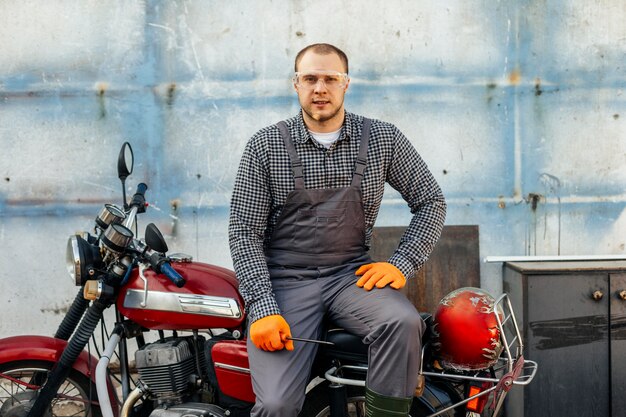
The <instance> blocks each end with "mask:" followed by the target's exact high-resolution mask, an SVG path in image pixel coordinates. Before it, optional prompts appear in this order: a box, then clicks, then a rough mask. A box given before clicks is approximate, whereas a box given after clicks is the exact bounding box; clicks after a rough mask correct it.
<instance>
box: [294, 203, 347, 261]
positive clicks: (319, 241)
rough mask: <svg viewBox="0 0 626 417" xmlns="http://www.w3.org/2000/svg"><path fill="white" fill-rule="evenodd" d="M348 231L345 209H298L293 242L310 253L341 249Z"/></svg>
mask: <svg viewBox="0 0 626 417" xmlns="http://www.w3.org/2000/svg"><path fill="white" fill-rule="evenodd" d="M347 232H349V227H348V222H347V221H346V209H345V208H342V209H321V208H316V209H299V210H298V214H297V216H296V222H295V224H294V225H293V238H292V239H293V240H292V242H293V244H294V245H295V246H296V247H298V248H299V249H300V250H303V249H304V250H305V251H307V252H310V253H326V252H330V251H332V252H335V251H342V249H343V247H344V246H345V241H344V239H345V237H346V236H345V234H346V233H347Z"/></svg>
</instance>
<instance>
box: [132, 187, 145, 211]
mask: <svg viewBox="0 0 626 417" xmlns="http://www.w3.org/2000/svg"><path fill="white" fill-rule="evenodd" d="M147 189H148V185H146V184H145V183H143V182H141V183H139V184H138V185H137V191H136V192H135V195H133V198H132V200H131V201H130V206H131V207H137V209H138V212H139V213H143V212H145V211H146V196H145V194H146V190H147Z"/></svg>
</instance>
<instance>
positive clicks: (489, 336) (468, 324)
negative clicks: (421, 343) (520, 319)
mask: <svg viewBox="0 0 626 417" xmlns="http://www.w3.org/2000/svg"><path fill="white" fill-rule="evenodd" d="M495 307H496V306H495V300H494V298H493V297H492V296H491V295H489V293H487V292H486V291H484V290H481V289H480V288H471V287H466V288H459V289H458V290H455V291H452V292H451V293H449V294H448V295H446V296H445V297H443V298H442V299H441V301H440V302H439V307H438V308H437V312H436V313H435V317H434V321H433V327H432V333H433V347H434V348H435V352H436V355H437V358H438V359H439V362H440V363H441V365H442V366H443V367H444V368H449V369H454V370H459V371H470V370H479V369H486V368H489V367H490V366H492V365H493V364H494V363H495V362H496V361H497V360H498V357H499V356H500V353H501V352H502V343H501V340H500V329H499V328H498V321H497V319H496V311H495ZM497 314H498V315H499V317H500V319H501V320H502V319H503V314H502V310H501V308H500V307H499V306H498V310H497Z"/></svg>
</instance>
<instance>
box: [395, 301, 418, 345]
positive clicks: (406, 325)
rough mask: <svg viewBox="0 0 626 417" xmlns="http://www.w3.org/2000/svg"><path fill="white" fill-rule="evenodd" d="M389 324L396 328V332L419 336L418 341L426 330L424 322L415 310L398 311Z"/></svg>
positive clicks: (402, 309) (404, 309)
mask: <svg viewBox="0 0 626 417" xmlns="http://www.w3.org/2000/svg"><path fill="white" fill-rule="evenodd" d="M391 324H392V325H393V326H394V327H395V328H396V331H398V332H402V334H405V335H415V336H419V337H420V339H421V337H422V335H423V333H424V330H425V328H426V325H425V323H424V320H422V317H421V316H420V314H419V313H418V312H417V310H415V308H400V309H398V310H397V312H396V314H394V316H393V318H392V320H391Z"/></svg>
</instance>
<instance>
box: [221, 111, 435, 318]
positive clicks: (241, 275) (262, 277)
mask: <svg viewBox="0 0 626 417" xmlns="http://www.w3.org/2000/svg"><path fill="white" fill-rule="evenodd" d="M286 123H287V125H288V127H289V132H290V134H291V137H292V139H293V142H294V145H295V148H296V151H297V152H298V156H299V157H300V159H301V160H302V164H303V166H304V181H305V188H307V189H316V188H317V189H319V188H335V187H348V186H350V181H351V179H352V173H353V171H354V166H355V160H356V156H357V154H358V149H359V140H360V138H361V127H362V124H363V117H361V116H357V115H355V114H352V113H348V112H346V117H345V121H344V125H343V129H342V130H341V134H340V136H339V139H338V140H337V141H336V142H335V143H334V144H333V145H332V146H331V147H330V149H326V148H324V147H323V146H322V145H320V144H319V143H317V142H316V141H315V140H314V139H313V138H312V137H311V135H310V133H309V132H308V130H307V128H306V126H305V124H304V121H303V119H302V113H300V114H298V115H297V116H295V117H292V118H291V119H289V120H286ZM370 136H371V137H370V142H369V149H368V153H367V168H366V170H365V176H364V178H363V182H362V192H363V209H364V212H365V222H366V245H367V246H368V247H369V242H370V240H371V236H372V229H373V227H374V222H375V221H376V217H377V215H378V211H379V209H380V204H381V201H382V199H383V191H384V185H385V182H388V183H389V184H390V185H391V186H392V187H393V188H394V189H396V190H397V191H398V192H399V193H400V194H401V195H402V197H403V198H404V200H406V201H407V203H408V205H409V208H410V209H411V213H413V219H412V220H411V223H410V225H409V226H408V228H407V230H406V231H405V233H404V235H403V236H402V238H401V240H400V245H399V247H398V249H397V250H396V252H395V253H394V254H393V256H392V257H391V258H390V259H389V260H388V262H390V263H392V264H393V265H395V266H396V267H398V269H400V271H402V273H403V274H404V276H405V277H407V278H410V277H412V276H413V275H414V274H415V272H416V271H417V270H418V269H419V268H420V267H421V266H422V265H423V264H424V262H426V260H427V259H428V256H429V255H430V253H431V251H432V249H433V247H434V245H435V243H436V242H437V240H438V239H439V236H440V235H441V229H442V227H443V223H444V220H445V215H446V203H445V200H444V197H443V194H442V192H441V189H440V188H439V185H438V184H437V183H436V181H435V179H434V178H433V176H432V174H431V173H430V171H429V170H428V168H427V167H426V164H425V163H424V161H423V160H422V158H421V157H420V156H419V154H418V153H417V151H416V150H415V148H414V147H413V146H412V145H411V143H410V142H409V141H408V139H407V138H406V137H405V136H404V135H403V134H402V133H401V132H400V131H399V130H398V128H396V127H395V126H394V125H392V124H390V123H385V122H382V121H379V120H372V127H371V132H370ZM293 189H294V179H293V174H292V171H291V164H290V161H289V155H288V154H287V151H286V149H285V145H284V142H283V140H282V138H281V136H280V132H279V130H278V128H277V127H276V126H275V125H272V126H268V127H266V128H264V129H262V130H260V131H259V132H257V133H256V134H255V135H254V136H253V137H252V138H251V139H250V141H249V142H248V144H247V146H246V148H245V150H244V153H243V156H242V158H241V163H240V165H239V170H238V172H237V176H236V178H235V187H234V190H233V195H232V200H231V210H230V224H229V241H230V251H231V255H232V258H233V265H234V268H235V273H236V275H237V278H238V279H239V291H240V292H241V295H242V296H243V298H244V300H245V302H246V310H247V311H248V313H249V316H250V317H249V318H250V320H251V321H250V322H251V323H252V322H254V321H256V320H258V319H260V318H262V317H265V316H268V315H271V314H280V309H279V307H278V305H277V304H276V300H275V299H274V295H273V293H272V286H271V284H270V277H269V272H268V268H267V262H266V258H265V254H264V248H265V247H266V245H267V244H268V243H269V240H270V238H271V236H272V232H273V230H274V226H275V225H276V222H277V220H278V217H279V215H280V212H281V209H282V207H283V205H284V203H285V200H286V199H287V195H288V194H289V192H290V191H292V190H293Z"/></svg>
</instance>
